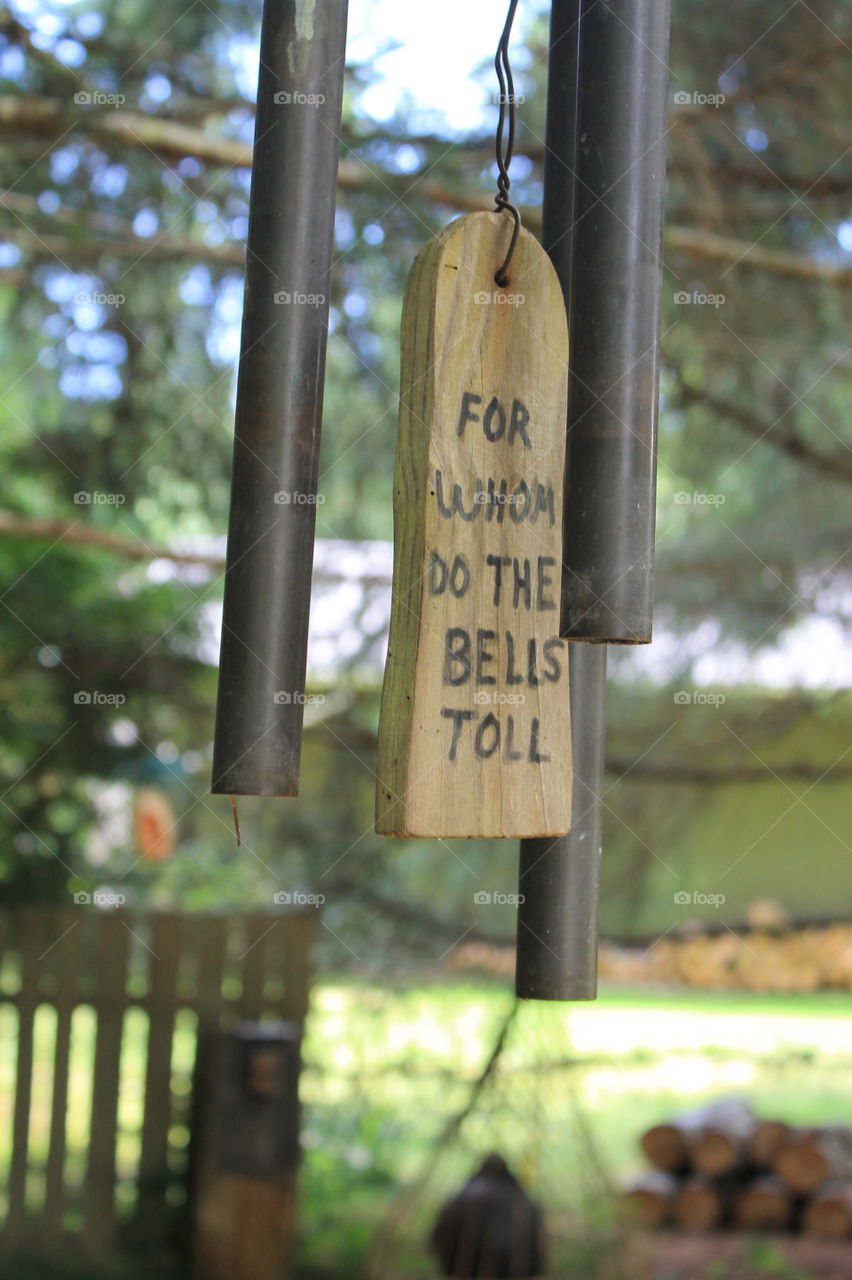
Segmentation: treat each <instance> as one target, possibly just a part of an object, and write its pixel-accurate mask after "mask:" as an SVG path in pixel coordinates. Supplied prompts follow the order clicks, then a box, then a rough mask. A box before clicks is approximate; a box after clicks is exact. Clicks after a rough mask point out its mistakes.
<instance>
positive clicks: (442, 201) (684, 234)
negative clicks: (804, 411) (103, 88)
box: [0, 95, 852, 289]
mask: <svg viewBox="0 0 852 1280" xmlns="http://www.w3.org/2000/svg"><path fill="white" fill-rule="evenodd" d="M0 125H5V126H6V127H7V128H8V129H13V130H18V131H22V132H35V133H37V134H39V135H40V136H42V137H53V138H62V137H64V136H65V134H66V133H68V132H71V131H73V130H76V129H80V128H82V129H83V130H84V132H85V133H86V135H87V136H89V137H95V138H99V139H101V140H102V141H104V142H115V143H120V144H121V145H122V147H124V148H126V147H127V146H128V145H129V146H136V147H144V148H146V149H148V150H150V151H152V152H154V153H155V154H157V155H161V156H165V157H168V158H171V159H181V158H183V157H185V156H194V157H195V158H196V159H199V160H204V161H206V162H208V163H210V164H223V165H227V166H230V167H234V168H248V167H249V166H250V164H251V147H250V146H249V145H248V144H246V143H243V142H241V141H239V140H238V139H236V138H227V137H223V136H221V135H217V134H213V133H210V132H208V131H207V130H205V129H199V128H196V127H194V126H192V125H186V124H183V123H182V122H180V121H177V120H170V119H168V118H164V117H162V116H148V115H144V114H142V113H139V112H133V111H125V110H115V109H112V108H107V109H104V110H98V109H88V110H87V109H86V108H85V107H78V108H75V110H73V111H69V109H68V106H67V104H66V103H65V102H58V101H56V100H54V99H50V98H40V97H35V96H32V95H30V96H27V97H15V96H12V95H0ZM338 185H339V186H340V189H341V190H342V191H348V192H352V193H361V192H365V191H371V192H373V193H374V194H380V195H381V194H382V193H384V194H386V195H388V196H392V197H393V198H394V199H396V200H399V201H401V202H403V203H404V202H405V198H406V196H407V195H409V194H410V193H412V192H413V191H414V190H415V189H416V190H417V192H418V195H419V196H420V197H421V198H422V199H424V200H428V201H432V202H433V203H435V204H439V205H445V206H446V207H447V208H450V209H459V210H472V211H475V210H477V209H483V208H487V207H488V206H489V203H490V202H489V201H488V200H487V199H486V198H484V197H483V198H480V197H479V196H473V197H471V196H468V195H466V194H465V193H464V192H462V191H458V190H456V189H454V188H452V187H448V186H446V185H445V184H443V183H440V182H436V181H435V180H434V179H428V180H427V179H421V178H419V177H418V176H417V175H406V174H392V173H387V172H385V171H384V170H380V169H378V168H373V167H371V166H369V165H367V164H364V163H363V162H362V161H360V160H357V159H353V158H345V159H343V160H342V161H341V162H340V169H339V175H338ZM523 214H524V220H525V222H526V224H527V226H529V227H530V228H531V229H533V230H538V229H539V228H540V226H541V211H540V209H526V210H524V211H523ZM167 241H168V237H162V238H161V240H160V241H159V242H158V243H159V244H160V245H161V246H163V247H162V248H160V249H159V250H158V253H159V254H160V255H161V256H166V255H168V254H169V253H170V250H169V247H168V243H167ZM144 243H145V242H143V244H144ZM665 244H666V246H667V247H668V248H671V249H676V250H678V251H679V252H681V253H685V254H688V255H689V256H690V257H693V258H697V259H699V260H704V261H716V262H726V263H729V264H731V265H735V266H743V267H752V268H757V269H759V270H763V271H770V272H772V273H773V274H776V275H782V276H790V277H792V278H794V279H800V280H815V281H824V282H826V283H828V284H833V285H837V286H839V287H841V288H846V289H848V288H852V268H850V267H844V266H839V265H837V264H835V263H832V262H825V261H822V260H820V259H816V258H811V257H808V255H807V254H804V253H795V252H792V251H790V250H786V249H765V248H762V247H760V246H756V245H750V244H747V243H746V242H745V241H743V240H737V239H734V238H732V237H730V236H720V235H715V234H713V233H711V232H706V231H700V230H696V229H694V228H691V227H677V226H675V227H668V228H667V230H666V233H665ZM193 246H194V242H192V241H190V242H189V245H182V246H181V252H183V251H184V249H186V248H189V249H192V251H193V252H196V253H200V254H201V255H202V256H203V255H206V256H210V255H208V254H207V251H206V247H205V248H204V249H199V247H198V246H195V247H194V248H193ZM125 248H126V249H128V250H132V254H133V256H138V251H137V250H136V248H135V246H134V245H126V246H125ZM114 251H116V252H117V251H118V250H117V249H116V248H114ZM177 253H178V250H175V256H177Z"/></svg>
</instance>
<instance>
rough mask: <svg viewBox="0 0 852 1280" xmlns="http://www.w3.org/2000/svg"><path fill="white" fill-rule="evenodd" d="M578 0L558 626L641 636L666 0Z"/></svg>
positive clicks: (646, 607) (647, 554) (603, 637)
mask: <svg viewBox="0 0 852 1280" xmlns="http://www.w3.org/2000/svg"><path fill="white" fill-rule="evenodd" d="M561 7H562V6H561V4H559V0H555V3H554V9H557V8H561ZM567 7H568V8H569V9H573V8H574V7H575V5H574V3H573V2H572V3H571V4H569V5H568V6H567ZM581 8H582V17H581V23H582V37H581V50H580V77H579V87H580V91H579V105H578V120H577V137H578V140H579V144H578V148H577V154H576V168H577V196H576V210H575V212H576V226H575V233H574V247H573V260H574V264H575V268H574V279H573V281H572V288H571V327H570V334H571V343H572V349H571V357H570V360H571V381H570V392H569V399H570V406H571V407H570V424H571V425H570V430H569V436H568V460H567V484H566V501H565V516H564V520H565V552H564V561H565V577H564V589H563V629H562V633H563V635H565V636H568V637H571V638H573V639H577V640H591V641H605V642H607V643H610V644H613V643H625V644H640V643H647V642H648V641H650V639H651V621H652V608H653V574H654V516H655V497H656V438H657V378H658V342H659V331H660V291H661V270H662V264H661V245H662V218H663V195H664V187H665V138H666V123H665V121H666V92H667V86H668V66H667V57H668V37H669V3H668V0H618V3H617V4H615V3H614V2H613V0H581ZM546 243H547V242H546V241H545V245H546Z"/></svg>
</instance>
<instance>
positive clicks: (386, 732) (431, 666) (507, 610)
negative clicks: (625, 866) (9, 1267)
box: [376, 0, 572, 837]
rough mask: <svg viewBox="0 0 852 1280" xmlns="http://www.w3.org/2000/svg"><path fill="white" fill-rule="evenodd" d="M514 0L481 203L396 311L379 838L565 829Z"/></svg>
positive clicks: (552, 282) (561, 320)
mask: <svg viewBox="0 0 852 1280" xmlns="http://www.w3.org/2000/svg"><path fill="white" fill-rule="evenodd" d="M516 7H517V0H512V3H511V4H510V6H509V13H508V17H507V21H506V25H505V27H504V30H503V34H502V36H501V39H500V44H499V47H498V51H497V57H496V59H495V66H496V68H497V77H498V82H499V85H500V103H499V106H500V112H499V121H498V127H497V144H496V151H497V168H498V179H497V196H496V200H495V212H493V213H474V214H468V215H466V216H465V217H462V218H458V219H456V220H455V221H454V222H451V223H450V224H449V226H447V227H445V228H444V230H443V231H442V232H441V233H440V234H439V235H438V236H436V237H435V239H434V240H432V241H431V242H430V243H429V244H427V245H426V246H425V247H424V248H423V249H422V250H421V252H420V253H419V254H418V256H417V258H416V260H415V263H414V266H413V268H412V270H411V274H410V276H409V280H408V285H407V287H406V292H405V300H404V303H403V314H402V335H401V380H400V420H399V437H398V444H397V460H396V471H395V480H394V576H393V597H392V606H391V625H390V643H389V648H388V658H387V666H386V669H385V680H384V687H383V691H382V708H381V717H380V722H379V747H378V769H377V779H378V780H377V787H376V829H377V831H379V832H380V833H381V834H384V835H396V836H426V837H428V836H432V837H451V836H481V837H500V836H522V837H525V836H549V835H562V834H564V833H565V832H566V831H567V830H568V829H569V827H570V825H571V776H572V775H571V732H570V721H569V699H568V690H567V682H568V654H567V642H566V641H564V640H561V639H560V637H559V617H560V590H561V576H562V575H561V568H562V486H563V470H564V462H565V422H566V418H567V394H568V391H567V370H568V332H567V323H566V317H565V306H564V302H563V298H562V292H561V288H560V285H559V281H558V279H557V277H556V272H555V271H554V268H553V266H552V264H551V262H550V259H549V258H548V256H547V254H546V253H545V252H544V250H543V249H542V247H541V246H540V245H539V243H538V242H537V240H536V239H535V238H534V237H533V236H532V235H531V234H530V233H529V232H528V231H526V230H525V229H524V228H523V227H522V226H521V219H520V214H519V212H518V210H517V208H515V206H514V205H512V204H511V203H510V202H509V164H510V162H511V158H512V151H513V147H514V132H515V92H514V82H513V79H512V73H511V67H510V66H509V58H508V42H509V35H510V32H511V26H512V19H513V17H514V13H515V9H516ZM506 213H509V214H510V215H511V217H512V220H513V226H512V232H511V237H510V240H509V243H508V246H507V244H506V230H507V227H506V218H505V214H506Z"/></svg>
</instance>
